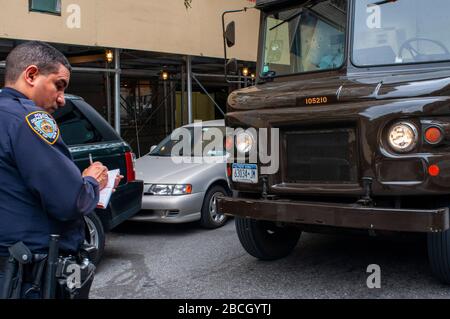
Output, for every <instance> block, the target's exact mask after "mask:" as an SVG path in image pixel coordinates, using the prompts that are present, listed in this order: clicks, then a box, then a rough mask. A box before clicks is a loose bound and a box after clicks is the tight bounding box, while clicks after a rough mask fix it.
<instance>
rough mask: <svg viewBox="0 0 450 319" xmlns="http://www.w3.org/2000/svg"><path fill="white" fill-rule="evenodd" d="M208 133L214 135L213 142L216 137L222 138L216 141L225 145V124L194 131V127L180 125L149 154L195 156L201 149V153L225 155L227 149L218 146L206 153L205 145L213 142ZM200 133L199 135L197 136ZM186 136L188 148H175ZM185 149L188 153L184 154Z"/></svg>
mask: <svg viewBox="0 0 450 319" xmlns="http://www.w3.org/2000/svg"><path fill="white" fill-rule="evenodd" d="M207 134H210V135H212V136H213V137H212V139H213V142H214V141H215V139H216V138H218V139H220V141H219V140H218V141H216V142H217V143H218V144H220V145H221V146H223V137H224V136H225V127H224V126H218V127H215V126H203V127H200V126H199V129H198V132H194V128H193V127H180V128H178V129H177V130H175V131H174V132H173V133H172V134H171V135H168V136H167V137H166V138H165V139H163V140H162V141H161V143H159V144H158V146H157V147H156V148H155V149H154V150H153V151H151V152H150V153H148V155H149V156H166V157H170V156H191V157H193V156H195V155H196V151H197V150H201V154H202V155H205V156H224V155H225V151H224V150H223V147H222V149H216V148H211V147H209V148H208V151H207V152H206V153H205V152H204V150H205V146H206V145H208V144H210V143H211V139H210V138H205V136H206V135H207ZM196 135H198V136H196ZM184 138H186V139H187V141H184V142H187V145H188V147H187V148H180V147H179V146H180V145H182V144H180V145H178V147H177V148H176V150H177V151H175V150H174V147H175V145H177V144H178V143H183V139H184ZM183 151H187V152H186V153H187V154H184V153H183Z"/></svg>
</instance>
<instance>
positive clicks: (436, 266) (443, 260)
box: [428, 230, 450, 284]
mask: <svg viewBox="0 0 450 319" xmlns="http://www.w3.org/2000/svg"><path fill="white" fill-rule="evenodd" d="M428 258H429V260H430V267H431V271H432V272H433V274H434V275H435V277H436V278H437V279H439V281H441V282H442V283H445V284H450V230H447V231H445V232H440V233H429V234H428Z"/></svg>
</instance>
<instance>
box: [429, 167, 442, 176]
mask: <svg viewBox="0 0 450 319" xmlns="http://www.w3.org/2000/svg"><path fill="white" fill-rule="evenodd" d="M439 172H440V169H439V166H437V165H431V166H430V167H428V174H430V176H438V175H439Z"/></svg>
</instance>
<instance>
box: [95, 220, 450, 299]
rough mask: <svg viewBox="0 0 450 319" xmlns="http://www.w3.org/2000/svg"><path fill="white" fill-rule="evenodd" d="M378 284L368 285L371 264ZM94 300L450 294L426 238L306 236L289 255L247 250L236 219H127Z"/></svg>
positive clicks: (114, 237) (110, 243)
mask: <svg viewBox="0 0 450 319" xmlns="http://www.w3.org/2000/svg"><path fill="white" fill-rule="evenodd" d="M373 264H376V265H379V266H380V270H381V273H380V284H381V288H372V289H370V288H368V286H367V279H368V277H369V276H370V275H371V274H372V273H368V272H367V267H368V266H369V265H373ZM90 297H91V298H126V299H133V298H152V299H155V298H156V299H160V298H163V299H165V298H169V299H186V298H187V299H204V298H212V299H222V298H231V299H241V298H242V299H246V298H252V299H253V298H264V299H265V298H270V299H273V298H274V299H278V298H283V299H284V298H286V299H292V298H295V299H299V298H302V299H303V298H307V299H311V298H314V299H315V298H389V299H391V298H432V299H437V298H446V299H448V298H450V287H449V286H445V285H442V284H440V283H439V282H438V281H436V280H435V279H434V277H433V276H432V274H431V272H430V270H429V267H428V259H427V252H426V241H425V238H424V237H419V238H416V237H414V238H407V239H395V240H394V239H385V238H383V239H380V238H373V237H369V236H349V235H321V234H309V233H304V234H302V237H301V239H300V242H299V244H298V246H297V247H296V249H295V250H294V252H293V253H292V254H291V255H290V256H288V257H287V258H284V259H281V260H277V261H271V262H264V261H259V260H257V259H255V258H253V257H252V256H250V255H248V254H247V253H246V252H245V251H244V249H243V248H242V247H241V244H240V242H239V240H238V237H237V235H236V231H235V227H234V220H231V221H230V222H228V223H227V224H226V225H225V226H224V227H222V228H219V229H215V230H205V229H202V228H200V227H199V226H198V225H197V224H196V223H190V224H181V225H168V224H153V223H140V222H126V223H124V224H122V225H121V226H119V227H118V228H117V229H115V230H114V231H113V232H111V233H109V234H108V237H107V243H106V250H105V255H104V259H103V261H102V263H101V264H100V266H99V267H98V269H97V275H96V278H95V281H94V284H93V287H92V290H91V296H90Z"/></svg>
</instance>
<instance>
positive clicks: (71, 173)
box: [0, 88, 99, 256]
mask: <svg viewBox="0 0 450 319" xmlns="http://www.w3.org/2000/svg"><path fill="white" fill-rule="evenodd" d="M98 199H99V184H98V182H97V181H96V180H95V179H94V178H92V177H85V178H83V177H82V176H81V173H80V170H79V169H78V168H77V166H76V165H75V164H74V162H73V160H72V156H71V154H70V153H69V150H68V148H67V146H66V145H65V144H64V142H63V141H62V139H61V137H60V136H59V128H58V126H57V125H56V122H55V121H54V119H53V117H51V115H50V114H48V113H47V112H45V111H44V110H43V109H41V108H38V107H36V105H35V104H34V103H33V102H32V101H31V100H29V99H28V98H27V97H26V96H24V95H23V94H21V93H20V92H18V91H16V90H14V89H11V88H4V89H3V90H2V91H1V93H0V256H7V255H9V253H8V250H7V248H8V247H9V246H11V245H13V244H15V243H16V242H18V241H23V242H24V243H25V244H26V245H27V246H28V247H29V248H30V249H31V251H32V252H34V253H45V252H46V251H47V250H48V243H49V236H50V234H60V236H61V237H60V250H62V251H65V252H67V253H73V252H76V251H77V250H78V249H79V246H80V245H81V244H82V243H83V240H84V222H83V216H84V215H86V214H88V213H90V212H92V211H93V210H94V209H95V207H96V205H97V203H98Z"/></svg>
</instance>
